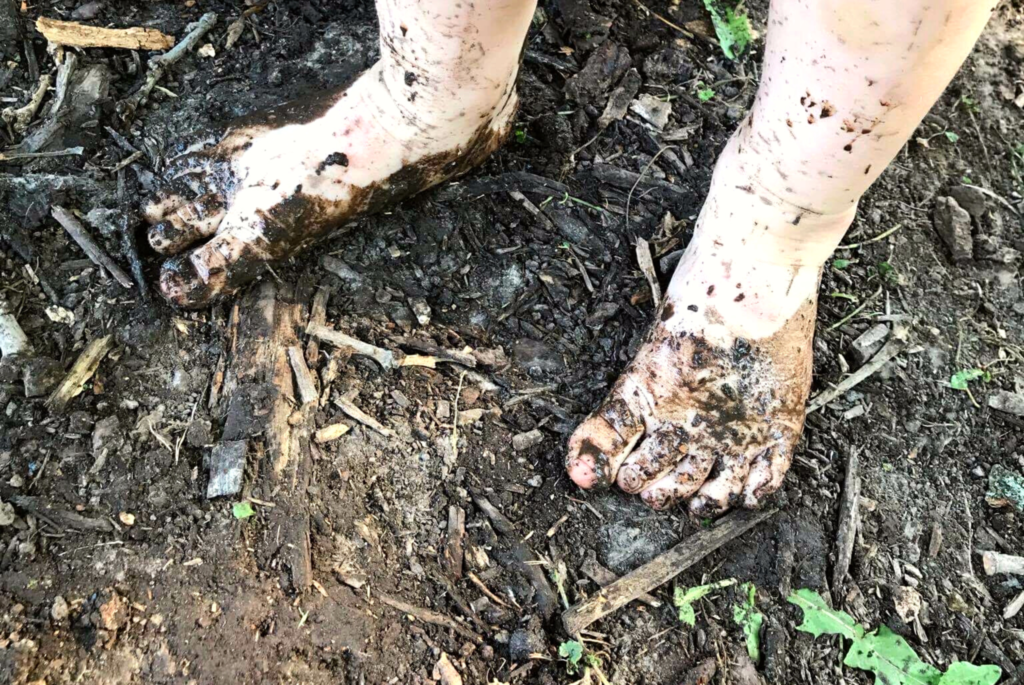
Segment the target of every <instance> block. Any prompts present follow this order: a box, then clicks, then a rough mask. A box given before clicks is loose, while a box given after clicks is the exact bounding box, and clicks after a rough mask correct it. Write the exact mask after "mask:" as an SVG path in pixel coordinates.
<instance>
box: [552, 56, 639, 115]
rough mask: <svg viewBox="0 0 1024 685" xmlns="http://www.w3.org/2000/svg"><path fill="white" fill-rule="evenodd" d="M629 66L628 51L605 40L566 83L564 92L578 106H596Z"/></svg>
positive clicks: (630, 63) (630, 61)
mask: <svg viewBox="0 0 1024 685" xmlns="http://www.w3.org/2000/svg"><path fill="white" fill-rule="evenodd" d="M631 65H632V60H631V59H630V57H629V50H627V49H626V48H625V47H623V46H621V45H618V44H617V43H614V42H612V41H610V40H606V41H605V42H603V43H601V45H600V46H599V47H598V48H597V49H596V50H594V51H593V52H592V53H590V58H589V59H587V63H586V64H585V65H584V66H583V69H581V70H580V71H579V73H578V74H576V75H575V76H573V77H572V78H571V79H569V80H568V81H567V82H566V84H565V92H566V94H567V95H568V96H569V97H570V98H572V99H573V100H575V101H576V102H578V103H579V104H580V105H590V104H595V105H598V104H600V102H601V101H602V100H603V96H604V94H605V93H607V92H608V91H609V90H610V89H611V87H612V85H613V84H615V83H617V82H618V81H619V80H620V79H621V78H622V77H623V75H624V74H625V73H626V71H627V70H628V69H629V68H630V66H631Z"/></svg>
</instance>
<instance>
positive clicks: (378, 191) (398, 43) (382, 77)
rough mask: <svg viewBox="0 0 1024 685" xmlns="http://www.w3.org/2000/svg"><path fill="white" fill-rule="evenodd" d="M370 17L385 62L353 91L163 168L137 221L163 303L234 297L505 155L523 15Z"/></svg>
mask: <svg viewBox="0 0 1024 685" xmlns="http://www.w3.org/2000/svg"><path fill="white" fill-rule="evenodd" d="M485 5H486V3H485ZM459 7H461V5H460V6H459ZM379 9H380V22H381V44H382V50H381V52H382V54H383V57H382V59H381V60H380V61H379V62H378V63H377V64H375V65H374V66H373V67H371V68H370V69H369V70H368V71H367V72H365V73H364V74H363V75H361V76H360V77H359V78H358V79H357V80H356V81H355V82H354V83H352V84H351V85H350V86H349V87H348V88H346V89H344V90H342V91H340V92H337V93H332V94H327V95H324V96H321V97H320V98H318V99H317V101H316V102H312V103H309V102H306V103H293V104H289V105H285V106H282V107H278V108H276V109H274V110H270V111H267V112H263V113H260V114H258V115H256V116H255V117H250V118H249V119H247V120H245V121H243V122H239V124H238V125H237V126H235V127H234V128H232V129H230V130H229V131H228V132H227V133H226V134H225V135H224V136H223V138H221V140H220V141H218V142H217V143H216V144H214V145H212V146H210V147H206V148H204V149H200V150H197V151H193V152H191V153H189V154H186V155H183V156H182V157H180V158H178V159H176V160H175V161H174V162H173V163H172V164H171V168H170V169H169V171H168V174H167V181H168V184H167V186H166V188H165V190H164V191H162V192H160V193H158V195H157V197H156V198H154V199H153V200H152V201H151V202H150V204H149V205H148V206H147V208H146V212H145V213H146V216H147V218H148V220H149V221H150V222H151V223H152V224H153V226H152V227H151V228H150V231H149V241H150V243H151V244H152V246H153V247H154V248H155V249H156V250H157V251H158V252H160V253H162V254H165V255H168V256H169V258H168V259H167V260H166V262H165V263H164V265H163V268H162V270H161V275H160V289H161V291H162V292H163V294H164V296H165V297H167V299H169V300H171V301H172V302H174V303H175V304H177V305H179V306H183V307H201V306H204V305H206V304H207V303H209V302H210V301H211V300H213V299H215V298H217V297H220V296H223V295H227V294H230V293H233V292H235V291H236V290H238V289H239V288H240V287H241V286H243V285H245V284H246V283H248V282H249V281H251V280H252V279H253V278H254V277H256V276H257V275H258V274H259V273H261V272H262V271H263V268H264V267H263V264H264V263H265V262H269V261H273V260H278V259H282V258H286V257H290V256H292V255H294V254H296V253H297V252H299V251H300V250H303V249H305V248H307V247H309V246H310V245H311V244H313V243H314V242H316V241H317V240H318V239H320V238H322V237H323V236H325V235H326V234H327V233H329V232H330V231H331V230H333V229H335V228H337V227H338V226H340V225H342V224H343V223H345V222H347V221H349V220H351V219H353V218H355V217H357V216H360V215H362V214H365V213H369V212H373V211H375V210H378V209H381V208H383V207H386V206H388V205H390V204H393V203H395V202H397V201H399V200H401V199H403V198H405V197H408V196H410V195H412V194H414V193H417V192H419V191H421V190H424V189H426V188H429V187H431V186H433V185H436V184H438V183H440V182H441V181H444V180H446V179H449V178H451V177H453V176H456V175H458V174H460V173H463V172H465V171H467V170H469V169H471V168H472V167H473V166H475V165H477V164H479V163H480V162H482V161H483V160H484V159H485V158H486V157H487V156H488V155H489V154H490V153H491V152H492V151H494V149H495V148H497V147H498V146H499V145H500V144H501V142H502V140H503V139H504V137H505V135H506V134H507V132H508V130H509V128H510V125H511V121H512V118H513V116H514V114H515V110H516V104H517V99H516V95H515V87H514V86H515V77H516V73H517V70H518V57H519V50H520V46H521V45H522V39H523V35H525V31H526V27H527V26H528V23H529V19H530V16H531V12H530V7H529V5H528V4H525V5H524V6H523V7H518V6H515V5H513V6H512V7H511V9H507V10H504V9H499V10H495V9H493V8H490V7H482V8H480V9H479V10H477V9H474V8H473V6H472V5H470V6H469V8H468V9H461V10H460V9H457V8H455V7H450V8H444V9H441V10H436V8H435V10H431V9H430V8H429V7H423V6H420V5H419V4H418V3H416V2H413V1H412V0H392V1H391V2H381V3H380V7H379ZM503 11H504V12H505V13H506V14H509V16H502V12H503ZM520 15H522V16H520ZM488 32H489V34H490V35H483V34H484V33H488ZM471 38H472V40H470V39H471ZM485 39H486V42H477V41H478V40H479V41H484V40H485Z"/></svg>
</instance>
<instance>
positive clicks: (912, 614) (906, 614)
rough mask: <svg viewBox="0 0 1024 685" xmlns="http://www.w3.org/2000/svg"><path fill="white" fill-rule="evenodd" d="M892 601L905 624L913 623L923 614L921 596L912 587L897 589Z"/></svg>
mask: <svg viewBox="0 0 1024 685" xmlns="http://www.w3.org/2000/svg"><path fill="white" fill-rule="evenodd" d="M892 601H893V604H894V605H895V606H896V613H897V614H899V616H900V618H902V619H903V622H904V623H910V622H912V621H913V620H914V619H915V618H917V615H918V614H919V613H921V595H920V594H919V593H918V591H917V590H915V589H914V588H912V587H900V588H897V589H896V592H894V593H893V598H892Z"/></svg>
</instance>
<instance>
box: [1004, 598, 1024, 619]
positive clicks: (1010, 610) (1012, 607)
mask: <svg viewBox="0 0 1024 685" xmlns="http://www.w3.org/2000/svg"><path fill="white" fill-rule="evenodd" d="M1021 609H1024V592H1021V593H1020V594H1019V595H1017V597H1016V598H1014V600H1013V601H1012V602H1010V603H1009V604H1007V605H1006V609H1004V610H1003V618H1004V619H1006V620H1007V621H1009V620H1010V619H1011V618H1013V617H1014V616H1016V615H1017V614H1019V613H1020V610H1021Z"/></svg>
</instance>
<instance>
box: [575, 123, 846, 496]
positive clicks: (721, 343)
mask: <svg viewBox="0 0 1024 685" xmlns="http://www.w3.org/2000/svg"><path fill="white" fill-rule="evenodd" d="M736 147H737V144H736V142H735V141H734V142H733V143H732V144H731V145H730V147H729V148H727V149H726V151H725V152H724V153H723V155H722V157H721V158H720V161H719V167H718V169H717V170H716V173H715V179H714V180H713V181H712V188H711V192H710V194H709V196H708V200H707V202H706V204H705V206H704V210H703V211H702V213H701V217H700V218H699V219H698V225H697V231H696V235H695V236H694V239H693V242H692V243H691V245H690V246H689V248H688V250H687V253H686V255H685V256H684V258H683V260H682V262H681V263H680V264H679V267H678V269H677V270H676V273H675V276H674V277H673V280H672V283H671V285H670V286H669V289H668V293H667V295H666V298H665V303H664V305H663V306H662V308H661V310H660V312H659V316H658V320H657V321H656V322H655V324H654V325H653V327H652V328H651V331H650V332H649V333H648V335H647V338H646V339H645V341H644V344H643V345H642V346H641V348H640V350H639V351H638V352H637V356H636V358H635V359H634V360H633V361H632V363H630V364H629V366H628V367H627V368H626V370H625V371H624V372H623V374H622V376H621V377H620V378H619V379H618V381H617V382H616V383H615V386H614V387H613V388H612V391H611V392H610V393H609V395H608V397H607V398H606V399H605V400H604V402H603V403H602V405H601V406H600V407H599V408H598V409H597V410H596V411H595V412H594V413H593V414H591V415H590V417H589V418H588V419H587V420H586V421H585V422H584V423H583V424H581V425H580V427H579V428H578V429H577V430H576V432H575V433H574V434H573V436H572V438H571V439H570V440H569V448H568V449H569V451H568V459H567V467H568V470H569V475H570V476H571V477H572V479H573V480H574V481H575V482H576V483H577V484H578V485H579V486H581V487H584V488H592V487H598V486H602V485H610V484H612V483H617V484H618V486H619V488H621V489H622V490H624V491H626V492H628V493H634V494H635V493H639V494H640V495H641V497H642V498H643V500H644V501H645V502H646V503H647V504H649V505H650V506H652V507H654V508H655V509H664V508H666V507H668V506H670V505H672V504H673V503H676V502H678V501H680V500H686V499H689V501H690V509H691V511H693V512H694V513H695V514H698V515H702V516H703V515H713V514H717V513H721V512H722V511H725V510H726V509H729V508H730V507H733V506H737V505H738V506H744V507H756V506H758V504H759V503H760V501H761V500H762V499H763V498H764V497H765V496H766V495H768V494H770V493H772V492H774V491H775V490H776V489H777V488H778V487H779V485H780V484H781V483H782V479H783V477H784V476H785V474H786V471H787V470H788V468H789V464H790V461H791V460H792V455H793V449H794V447H795V445H796V442H797V440H798V439H799V437H800V433H801V430H802V428H803V422H804V404H805V402H806V400H807V394H808V391H809V389H810V382H811V361H812V347H811V343H812V339H813V335H814V318H815V309H816V304H817V290H818V283H819V278H820V274H821V264H822V262H823V261H824V259H825V257H826V256H827V255H828V253H830V252H831V250H832V248H833V247H834V246H835V243H836V242H837V241H838V239H839V237H841V236H842V234H843V232H844V231H845V230H846V228H847V227H848V226H849V223H850V220H851V219H852V216H853V211H852V209H851V210H850V212H848V213H843V214H840V215H834V216H825V215H822V214H818V213H815V212H814V211H812V210H810V209H808V208H801V207H796V206H795V205H793V204H791V203H789V202H787V201H785V200H783V199H781V198H779V197H777V196H774V195H772V194H771V193H770V191H768V190H767V189H766V188H765V187H764V186H762V185H761V184H760V181H759V178H758V175H757V173H756V172H754V173H752V170H751V169H750V168H748V167H745V166H744V163H743V162H742V159H741V156H739V155H737V151H736V149H735V148H736ZM723 160H724V161H723ZM803 230H807V231H810V232H811V233H809V234H806V235H803V236H801V235H798V233H799V232H801V231H803ZM808 236H816V238H817V240H811V239H809V238H808Z"/></svg>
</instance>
